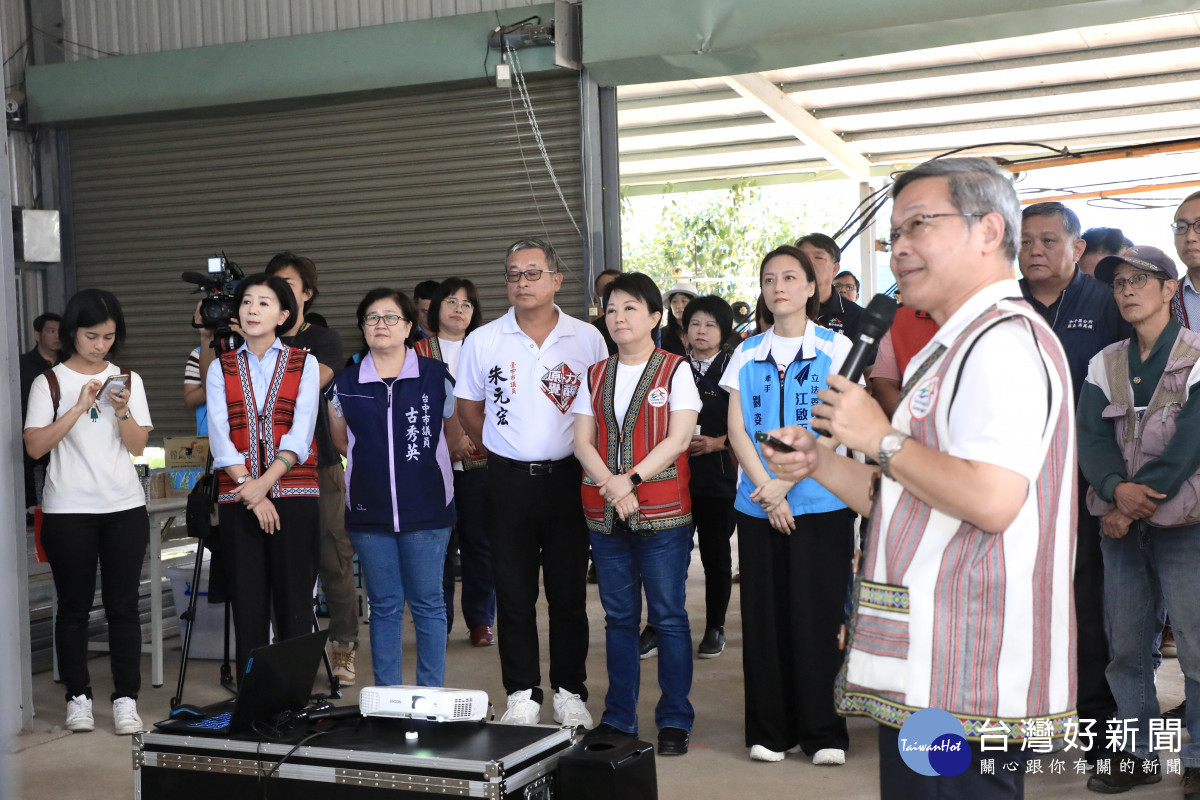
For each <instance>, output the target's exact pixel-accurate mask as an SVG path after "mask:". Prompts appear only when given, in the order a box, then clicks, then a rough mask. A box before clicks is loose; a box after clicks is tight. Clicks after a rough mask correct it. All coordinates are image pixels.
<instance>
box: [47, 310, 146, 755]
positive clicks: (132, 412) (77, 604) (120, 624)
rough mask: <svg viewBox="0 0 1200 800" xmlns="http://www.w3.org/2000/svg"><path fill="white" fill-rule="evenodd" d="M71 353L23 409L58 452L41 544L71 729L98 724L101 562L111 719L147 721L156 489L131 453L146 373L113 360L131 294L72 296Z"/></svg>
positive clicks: (63, 333) (132, 727) (140, 438)
mask: <svg viewBox="0 0 1200 800" xmlns="http://www.w3.org/2000/svg"><path fill="white" fill-rule="evenodd" d="M59 338H60V340H61V342H62V353H61V355H62V357H63V359H64V360H63V361H62V362H61V363H60V364H58V365H57V366H55V367H53V368H51V369H50V370H47V371H46V372H45V373H43V374H42V375H40V376H38V377H37V378H36V379H34V381H33V386H32V387H31V389H30V392H29V410H28V412H27V416H26V418H25V436H24V438H25V449H26V450H27V451H28V453H29V455H30V457H31V458H34V459H38V458H41V457H42V456H44V455H46V454H48V453H49V454H51V455H52V457H51V459H50V465H49V466H48V467H47V469H46V485H45V491H44V494H43V499H42V509H43V511H44V516H43V518H42V547H43V548H44V550H45V552H46V558H47V560H48V561H49V562H50V571H51V573H52V574H53V576H54V590H55V592H56V593H57V595H58V609H57V612H56V613H55V617H54V643H55V648H56V650H57V657H58V672H59V675H60V677H61V679H62V684H63V686H64V687H65V688H66V700H67V719H66V723H65V727H66V729H67V730H69V731H90V730H94V729H95V719H94V718H93V716H92V686H91V677H90V675H89V674H88V617H89V614H90V612H91V608H92V602H93V601H94V599H95V597H96V567H97V565H99V566H100V592H101V597H102V598H103V603H104V617H105V619H106V621H107V622H108V649H109V663H110V664H111V665H112V678H113V693H112V697H111V700H112V708H113V727H114V729H115V731H116V733H117V734H118V735H128V734H133V733H137V732H138V731H140V730H142V720H141V717H139V716H138V713H137V696H138V690H139V689H140V688H141V682H142V676H141V657H142V623H141V616H140V613H139V611H138V587H139V585H140V582H141V575H142V561H143V560H144V559H145V556H146V545H147V544H148V543H149V533H150V521H149V518H148V516H147V514H146V495H145V492H144V491H143V490H142V486H141V483H140V481H139V480H138V476H137V471H136V470H135V469H134V466H133V461H132V459H131V458H130V456H140V455H141V454H142V450H143V449H144V448H145V446H146V441H147V439H148V438H149V436H150V431H151V429H152V427H153V426H152V425H151V423H150V411H149V408H148V406H147V405H146V392H145V389H144V387H143V386H142V379H141V377H140V376H139V375H138V374H137V373H136V372H129V373H127V380H125V381H122V382H119V383H107V384H106V382H107V381H108V380H109V379H110V378H114V377H116V376H120V375H122V374H123V373H122V370H121V368H120V367H118V366H117V365H116V364H113V363H111V362H110V361H109V360H108V359H109V357H111V356H112V355H114V354H115V353H116V352H117V351H118V350H119V349H120V347H121V345H122V343H123V342H124V341H125V316H124V314H123V313H122V311H121V304H120V303H119V302H118V301H117V298H116V297H114V296H113V295H112V294H111V293H109V292H106V291H104V290H102V289H84V290H83V291H80V292H77V293H76V294H75V296H74V297H72V298H71V299H70V301H68V303H67V308H66V311H64V312H63V318H62V323H61V325H60V327H59Z"/></svg>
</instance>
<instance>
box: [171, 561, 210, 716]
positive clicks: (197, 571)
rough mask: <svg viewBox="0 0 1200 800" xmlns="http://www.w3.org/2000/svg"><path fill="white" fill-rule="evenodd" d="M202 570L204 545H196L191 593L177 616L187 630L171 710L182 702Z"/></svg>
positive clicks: (184, 635)
mask: <svg viewBox="0 0 1200 800" xmlns="http://www.w3.org/2000/svg"><path fill="white" fill-rule="evenodd" d="M203 568H204V543H203V542H198V543H197V544H196V564H195V566H193V567H192V591H191V593H190V596H189V597H188V607H187V611H184V612H183V613H182V614H180V615H179V619H180V620H183V621H186V622H187V630H186V631H184V634H183V653H182V655H181V656H180V659H179V682H178V683H177V684H176V685H175V696H174V697H172V698H171V708H172V709H176V708H178V707H179V704H180V703H182V702H183V683H184V681H185V680H186V678H187V664H188V655H189V654H190V653H191V650H192V632H193V631H194V630H195V628H196V599H197V598H198V597H200V575H201V571H202V570H203Z"/></svg>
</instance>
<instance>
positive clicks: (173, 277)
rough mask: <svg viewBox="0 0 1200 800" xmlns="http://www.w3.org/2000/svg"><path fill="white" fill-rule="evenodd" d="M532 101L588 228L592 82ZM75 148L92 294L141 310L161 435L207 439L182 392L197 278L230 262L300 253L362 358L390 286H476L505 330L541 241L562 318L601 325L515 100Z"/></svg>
mask: <svg viewBox="0 0 1200 800" xmlns="http://www.w3.org/2000/svg"><path fill="white" fill-rule="evenodd" d="M529 88H530V92H531V95H532V102H533V106H534V108H535V110H536V114H537V119H538V122H539V125H540V128H541V131H542V133H543V136H544V137H545V141H546V146H547V149H548V152H549V154H550V158H551V160H552V163H553V164H554V168H555V170H556V173H557V175H558V179H559V181H560V183H561V184H562V188H563V193H564V194H565V196H566V197H567V199H568V202H569V204H570V206H571V212H572V213H573V214H574V217H575V219H576V220H579V221H580V224H581V225H582V219H583V217H582V214H581V211H580V207H581V197H582V188H581V169H582V167H581V161H580V152H581V148H580V141H579V136H580V129H579V122H580V119H579V118H580V114H579V88H578V84H577V81H576V80H575V79H567V80H554V81H543V82H534V83H531V84H530V85H529ZM514 104H515V105H514ZM514 111H515V112H517V113H516V114H514ZM518 132H519V136H518ZM70 136H71V175H72V186H73V190H74V197H75V206H74V211H75V227H76V241H75V244H76V253H77V262H78V282H79V286H80V288H85V287H89V286H103V288H106V289H109V290H111V291H113V292H115V293H116V295H117V296H118V297H119V298H120V299H121V301H122V303H123V304H124V306H125V312H126V316H127V322H128V334H129V335H128V341H127V346H126V348H125V355H123V356H121V357H119V358H117V359H115V361H116V363H119V364H121V365H122V366H129V367H131V368H133V369H135V370H137V371H138V372H140V373H141V374H142V376H143V378H144V379H145V381H146V386H147V391H148V394H149V397H150V405H151V412H152V415H153V418H154V421H155V424H156V432H155V435H156V436H157V435H163V434H168V435H169V434H172V433H183V434H185V433H188V432H190V430H191V429H192V416H191V412H189V411H187V410H186V409H184V408H183V404H182V378H183V367H184V361H185V360H186V357H187V354H188V352H189V350H190V348H192V347H194V346H195V341H194V340H195V339H196V335H195V333H194V331H192V329H191V328H190V320H191V315H192V309H193V307H194V305H195V302H196V299H197V298H196V295H193V294H189V292H190V289H191V287H190V286H189V285H187V284H185V283H183V282H182V281H181V280H180V279H179V273H180V272H181V271H183V270H200V271H203V270H204V265H205V260H206V258H207V257H209V256H210V255H213V254H214V253H218V252H220V251H221V250H224V251H225V252H226V253H227V254H228V256H229V257H230V258H232V259H233V260H235V261H237V262H239V263H240V264H241V265H242V267H243V268H244V269H245V270H246V271H247V272H255V271H259V270H261V268H262V267H263V266H265V264H266V262H267V260H268V259H269V258H270V256H271V255H272V254H273V253H275V252H278V251H280V250H284V249H291V250H294V251H295V252H297V253H301V254H303V255H308V256H310V257H311V258H313V259H314V260H315V261H316V263H317V266H318V268H319V270H320V275H321V286H320V288H321V296H320V299H319V300H318V302H317V304H316V306H315V307H314V310H316V311H320V312H321V313H322V314H324V315H325V316H326V317H327V318H328V319H329V321H330V323H331V326H332V327H334V328H336V329H337V330H339V331H340V332H341V333H342V336H343V338H344V339H345V341H346V343H347V346H348V347H347V349H348V350H349V349H350V346H354V347H357V345H358V342H359V336H358V332H357V329H356V327H355V325H354V317H353V313H354V309H355V307H356V306H357V304H358V301H359V300H360V299H361V298H362V295H363V293H364V292H365V291H366V290H367V289H369V288H372V287H374V286H378V285H392V286H398V287H400V288H402V289H404V290H405V291H411V289H412V287H413V286H414V285H415V284H416V283H417V282H418V281H419V280H423V279H425V278H438V279H441V278H446V277H449V276H451V275H460V276H465V277H470V278H471V279H472V280H474V281H475V282H476V284H477V285H479V287H480V290H481V293H482V301H483V305H484V310H485V312H486V316H487V318H488V319H494V318H495V317H497V316H499V315H500V314H501V313H503V311H505V310H506V308H507V300H506V295H505V289H504V283H503V278H502V271H503V263H504V262H503V256H504V249H505V247H507V245H508V244H509V243H510V242H512V241H513V240H515V239H517V238H519V237H520V236H523V235H529V234H535V235H541V234H543V233H544V234H546V235H548V236H549V238H550V240H551V241H552V243H553V244H554V245H555V247H556V248H558V249H559V251H560V252H561V253H562V255H563V257H564V262H565V271H566V273H567V277H566V281H565V283H564V291H563V292H562V293H561V294H560V296H559V304H560V305H561V306H563V307H564V308H565V309H566V310H567V311H568V312H569V313H572V314H576V315H580V314H582V313H583V312H584V307H585V303H586V300H585V298H586V296H587V292H585V291H584V287H583V284H584V283H585V282H586V279H585V278H583V277H581V276H582V267H581V255H582V241H581V240H580V238H579V236H578V235H577V234H576V232H575V229H574V227H573V226H572V224H571V221H570V219H569V218H568V216H567V213H566V211H565V210H564V209H563V207H562V205H561V203H560V202H559V200H558V197H557V195H556V194H555V192H554V188H553V185H552V183H551V181H550V178H549V175H548V174H547V171H546V169H545V167H544V165H543V162H542V159H541V156H540V154H539V152H538V148H537V144H536V142H535V140H534V138H533V136H532V134H531V131H530V128H529V125H528V123H527V121H526V119H525V116H524V114H523V113H522V112H521V103H520V99H519V98H518V97H516V96H515V95H512V96H510V95H509V94H508V93H506V92H503V91H498V90H496V89H491V88H484V89H459V90H452V91H442V92H439V93H435V94H422V95H415V96H406V97H400V98H393V99H387V100H374V101H371V102H357V103H348V104H341V105H336V104H335V105H329V106H326V107H322V108H316V109H307V110H297V111H290V112H282V113H270V114H255V115H249V116H231V117H226V118H217V119H203V120H191V121H172V122H156V123H145V122H142V123H137V124H121V125H109V126H96V127H90V128H77V129H72V131H71V133H70ZM527 170H528V172H527Z"/></svg>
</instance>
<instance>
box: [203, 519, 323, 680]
mask: <svg viewBox="0 0 1200 800" xmlns="http://www.w3.org/2000/svg"><path fill="white" fill-rule="evenodd" d="M271 502H272V503H274V504H275V510H276V511H277V512H278V513H279V530H278V531H276V532H275V533H273V534H268V533H264V532H263V530H262V528H260V527H259V525H258V519H257V518H256V517H255V516H254V512H252V511H250V510H248V509H247V508H246V507H245V506H244V505H242V504H241V503H222V504H221V505H220V506H219V509H218V515H219V517H220V519H221V556H222V558H223V559H224V564H225V574H226V576H227V578H228V585H229V595H230V598H231V600H232V602H233V623H234V625H235V626H236V627H237V636H236V639H235V641H236V643H237V666H238V670H237V674H238V680H241V676H242V673H244V672H245V671H246V660H247V659H248V658H249V657H250V652H251V651H252V650H254V648H256V647H262V646H263V645H265V644H269V643H270V641H269V640H270V625H271V619H272V612H274V620H275V638H276V639H277V640H279V641H282V640H284V639H294V638H295V637H297V636H303V635H304V634H306V633H311V632H312V630H313V584H314V583H315V582H316V579H317V560H318V556H319V551H320V536H321V514H320V509H319V507H318V504H317V498H315V497H286V498H280V499H278V500H276V499H272V500H271Z"/></svg>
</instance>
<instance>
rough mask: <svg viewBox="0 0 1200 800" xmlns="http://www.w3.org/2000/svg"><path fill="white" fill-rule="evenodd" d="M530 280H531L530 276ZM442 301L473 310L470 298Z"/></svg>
mask: <svg viewBox="0 0 1200 800" xmlns="http://www.w3.org/2000/svg"><path fill="white" fill-rule="evenodd" d="M530 280H532V278H531V279H530ZM442 302H443V303H445V304H446V305H448V306H450V307H451V308H461V309H462V310H463V311H474V310H475V304H474V303H472V302H471V301H470V300H459V299H458V298H457V297H447V298H446V299H445V300H443V301H442Z"/></svg>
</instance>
